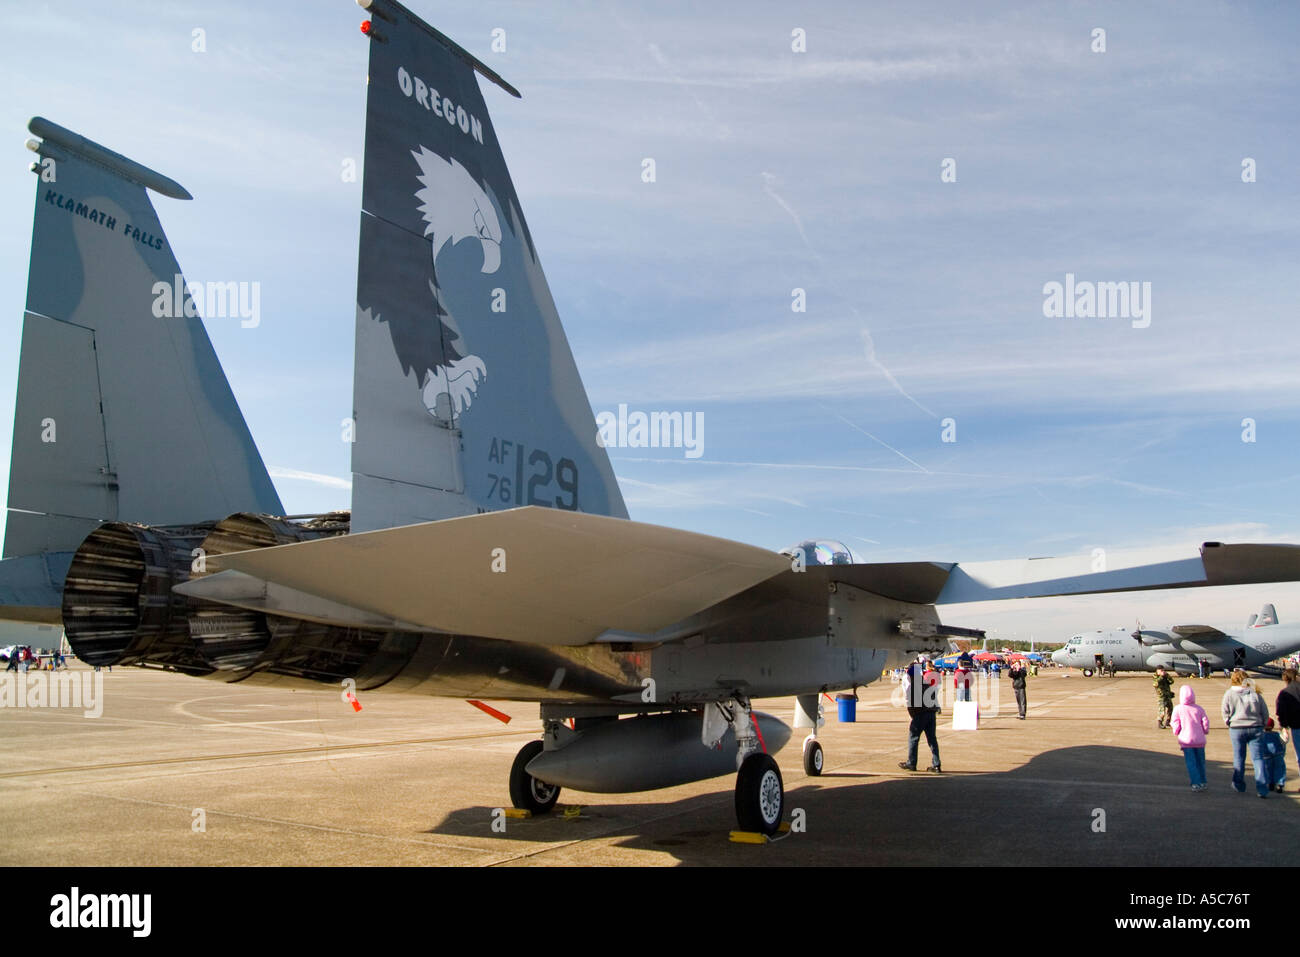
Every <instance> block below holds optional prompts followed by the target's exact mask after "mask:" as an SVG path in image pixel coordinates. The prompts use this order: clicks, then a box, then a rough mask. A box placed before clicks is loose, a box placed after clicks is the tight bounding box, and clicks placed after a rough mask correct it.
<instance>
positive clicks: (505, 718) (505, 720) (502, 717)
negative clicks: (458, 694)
mask: <svg viewBox="0 0 1300 957" xmlns="http://www.w3.org/2000/svg"><path fill="white" fill-rule="evenodd" d="M465 700H466V701H468V702H469V703H470V704H472V705H473V706H474V707H476V708H478V709H479V710H480V711H482V712H484V713H485V714H490V715H492V717H494V718H496V719H497V720H498V721H500V722H501V723H502V724H509V723H510V715H508V714H504V713H503V712H500V711H498V710H497V709H496V708H493V707H491V706H490V705H486V704H484V703H483V702H482V701H475V700H474V699H473V698H466V699H465Z"/></svg>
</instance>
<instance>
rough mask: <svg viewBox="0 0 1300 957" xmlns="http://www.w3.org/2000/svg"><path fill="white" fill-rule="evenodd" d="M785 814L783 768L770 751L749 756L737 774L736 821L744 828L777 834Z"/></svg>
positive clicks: (761, 832) (745, 829)
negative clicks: (777, 764) (778, 764)
mask: <svg viewBox="0 0 1300 957" xmlns="http://www.w3.org/2000/svg"><path fill="white" fill-rule="evenodd" d="M784 813H785V786H784V785H783V784H782V783H781V769H780V768H778V767H777V766H776V762H775V761H774V760H772V756H771V755H770V754H763V753H761V752H759V753H755V754H751V755H750V756H749V757H747V758H745V762H744V764H742V765H741V766H740V773H738V774H737V775H736V821H737V822H738V823H739V824H740V829H741V830H742V831H751V832H756V833H759V834H769V835H770V834H775V833H776V832H777V830H778V829H779V828H780V827H781V817H782V816H783V815H784Z"/></svg>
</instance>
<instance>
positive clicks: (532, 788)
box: [510, 741, 560, 814]
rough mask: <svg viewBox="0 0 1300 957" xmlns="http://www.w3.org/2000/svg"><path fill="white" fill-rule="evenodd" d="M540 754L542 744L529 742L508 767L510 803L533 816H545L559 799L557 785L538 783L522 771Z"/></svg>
mask: <svg viewBox="0 0 1300 957" xmlns="http://www.w3.org/2000/svg"><path fill="white" fill-rule="evenodd" d="M541 753H542V742H540V741H529V742H528V743H527V744H525V745H524V746H523V747H522V748H520V749H519V753H518V754H517V755H515V763H514V764H513V765H511V766H510V803H511V804H513V805H514V806H515V807H517V808H520V809H522V810H525V811H532V812H533V813H534V814H545V813H546V812H547V811H549V810H550V809H551V808H553V807H555V802H556V801H558V800H559V799H560V789H559V787H558V786H557V785H554V784H547V783H546V782H545V781H539V780H537V778H535V777H533V776H532V775H531V774H529V773H528V772H527V771H526V770H524V769H525V768H527V767H528V762H529V761H531V760H532V759H533V758H535V757H537V756H538V755H539V754H541Z"/></svg>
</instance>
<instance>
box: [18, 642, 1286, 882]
mask: <svg viewBox="0 0 1300 957" xmlns="http://www.w3.org/2000/svg"><path fill="white" fill-rule="evenodd" d="M79 667H80V666H74V670H76V669H77V668H79ZM80 670H81V671H82V672H85V670H86V669H84V668H81V669H80ZM4 677H5V678H6V679H8V678H12V677H13V676H12V675H7V676H4ZM1185 681H1186V682H1189V683H1190V684H1191V685H1192V686H1193V688H1195V689H1196V692H1197V697H1198V699H1199V701H1200V703H1201V704H1202V705H1203V706H1204V707H1205V709H1206V710H1207V712H1208V713H1209V715H1210V721H1211V732H1210V736H1209V744H1208V747H1207V751H1206V758H1207V762H1208V767H1209V784H1210V787H1209V789H1208V790H1207V791H1205V792H1200V793H1195V792H1193V791H1192V790H1191V789H1190V787H1189V785H1188V780H1187V774H1186V771H1185V769H1184V765H1183V759H1182V756H1181V753H1180V752H1179V750H1178V747H1177V745H1176V743H1175V742H1174V739H1173V735H1172V734H1171V733H1170V732H1168V731H1161V730H1157V728H1156V720H1155V697H1154V693H1153V690H1152V687H1151V676H1150V675H1140V674H1139V675H1121V676H1119V677H1117V678H1113V679H1108V678H1084V677H1082V676H1080V675H1078V673H1076V672H1061V671H1045V672H1044V673H1043V674H1042V675H1041V676H1039V677H1038V678H1034V679H1031V680H1030V690H1029V700H1030V711H1029V718H1028V720H1025V721H1020V720H1017V719H1016V717H1015V704H1014V700H1013V696H1012V693H1011V687H1010V682H1009V681H1007V680H1006V679H1003V680H1002V681H1001V682H999V683H997V685H996V687H997V699H998V700H997V705H998V706H999V707H998V708H997V712H996V713H993V711H994V706H993V703H992V702H990V703H989V705H988V706H987V707H985V708H984V709H983V710H984V718H983V720H982V723H981V728H980V730H978V731H953V730H951V718H950V710H949V709H945V713H944V715H943V716H941V717H940V719H939V747H940V752H941V755H942V759H943V773H942V774H928V773H923V772H916V773H909V772H906V771H902V770H899V768H898V762H899V761H900V760H902V759H903V758H904V757H906V754H905V751H906V744H907V721H908V719H907V714H906V712H905V711H903V710H902V709H901V708H898V707H896V706H895V705H894V704H892V703H891V701H890V696H891V693H892V692H893V691H894V690H895V686H892V685H891V684H889V683H888V682H883V683H876V684H874V685H872V686H870V687H868V688H866V689H862V690H861V691H860V692H859V695H860V697H861V700H860V702H859V704H858V721H857V722H856V723H853V724H848V723H843V724H842V723H839V722H837V721H836V714H835V707H834V705H833V704H832V703H831V702H829V701H827V702H826V712H827V718H828V721H827V724H826V726H825V727H824V728H823V729H822V730H821V732H820V739H821V741H822V744H823V747H824V748H825V754H826V766H825V772H824V773H823V774H822V775H821V776H820V777H816V778H813V777H808V776H806V775H805V774H804V772H803V769H802V762H801V760H800V749H799V745H800V742H801V741H802V738H803V735H804V734H805V733H806V732H804V731H800V730H797V731H796V732H795V734H794V736H793V737H792V738H791V743H790V744H789V745H788V746H787V747H786V749H785V750H784V751H782V752H781V753H780V754H779V755H778V756H777V758H778V761H779V764H780V767H781V773H782V776H783V778H784V781H785V787H786V816H787V819H792V818H797V820H798V822H799V823H801V824H802V825H803V827H804V829H803V830H801V831H796V832H792V833H790V834H788V835H787V836H785V837H783V838H781V839H779V840H777V841H775V842H773V843H771V844H768V845H765V846H749V845H739V844H733V843H731V842H729V841H728V833H729V832H730V830H731V829H732V828H733V827H735V818H734V808H733V793H732V787H733V785H734V778H733V777H731V776H728V777H724V778H715V779H713V780H711V781H703V782H698V783H695V784H689V785H683V786H680V787H674V788H666V789H664V790H661V791H654V792H648V793H642V794H626V795H594V794H580V793H574V792H571V791H565V792H563V793H562V794H561V796H560V803H561V806H562V807H563V806H565V805H578V806H580V807H581V811H580V812H579V813H577V815H576V816H573V817H565V816H563V815H561V814H553V815H549V816H546V817H542V818H537V819H531V820H514V819H509V818H506V819H504V828H505V829H504V833H501V832H500V831H499V830H494V828H493V824H494V822H496V823H497V827H498V828H499V827H500V826H501V822H502V820H503V818H502V816H501V815H500V814H499V813H494V812H496V811H497V809H499V808H501V807H503V806H508V805H509V797H508V791H507V777H508V774H509V770H510V764H511V761H512V760H513V758H514V755H515V753H516V752H517V751H518V749H519V748H520V747H521V746H522V745H523V744H524V743H525V742H527V741H528V740H530V739H531V738H534V737H537V736H538V733H539V730H540V723H539V721H538V717H537V706H536V705H524V704H516V703H509V702H504V703H503V702H490V704H493V705H494V706H495V707H497V708H498V709H500V710H501V711H504V712H506V713H507V714H509V715H511V716H512V718H513V720H512V721H511V722H510V723H509V724H508V725H506V724H502V723H500V722H499V721H497V720H495V719H494V718H492V717H490V716H489V715H487V714H484V713H483V712H481V711H479V710H478V709H476V708H474V707H472V706H470V705H469V704H467V703H465V702H463V701H458V700H448V699H435V698H418V697H408V696H403V695H385V694H383V693H382V691H381V692H372V693H364V692H363V693H362V694H361V695H360V696H359V697H360V701H361V704H362V706H363V708H362V710H361V711H360V712H355V711H354V710H353V709H352V708H351V707H350V706H349V704H348V703H347V702H345V701H343V700H342V697H341V689H334V688H330V689H326V688H322V689H320V690H297V691H291V690H278V689H270V688H257V687H248V686H244V685H227V684H220V683H217V682H212V681H206V680H203V679H198V678H187V677H183V676H181V675H176V674H170V673H166V672H160V671H152V670H143V669H137V668H118V669H115V670H114V671H113V672H112V673H104V674H103V687H104V706H103V714H102V716H100V717H97V718H90V717H85V716H83V714H82V710H80V709H76V708H49V707H47V708H15V707H11V706H4V707H0V864H5V865H100V866H115V865H177V864H190V865H226V864H241V865H247V864H258V865H267V864H272V865H273V864H372V865H373V864H380V865H382V864H423V865H502V864H516V865H554V864H562V865H673V864H724V865H735V864H741V865H745V866H752V865H760V864H782V865H791V864H808V865H828V864H830V865H833V864H845V865H853V864H859V865H861V864H870V865H911V864H934V865H952V864H956V865H966V866H969V865H1008V866H1014V865H1021V864H1032V865H1067V866H1071V865H1073V866H1077V865H1107V866H1110V865H1120V866H1123V865H1139V864H1141V865H1150V864H1154V865H1167V866H1182V865H1234V866H1241V865H1250V864H1264V865H1283V864H1289V863H1293V862H1294V855H1295V850H1294V849H1295V846H1296V844H1295V842H1296V839H1297V837H1300V806H1298V803H1300V802H1298V801H1297V793H1296V791H1297V788H1296V780H1297V775H1296V767H1295V760H1294V758H1295V754H1294V750H1293V749H1292V748H1289V749H1288V758H1287V764H1288V771H1289V779H1288V784H1287V790H1288V793H1286V794H1281V795H1279V794H1273V795H1270V796H1269V798H1268V799H1267V800H1259V799H1257V798H1256V797H1255V794H1254V786H1253V779H1252V777H1251V771H1250V767H1249V762H1247V771H1246V773H1247V785H1248V790H1247V793H1246V794H1238V793H1236V792H1234V791H1233V790H1232V789H1231V787H1230V786H1229V778H1230V775H1231V770H1232V765H1231V760H1232V755H1231V750H1230V747H1229V742H1228V735H1227V732H1226V731H1225V730H1224V728H1223V722H1222V720H1221V719H1220V717H1219V700H1220V698H1221V697H1222V694H1223V692H1224V690H1225V689H1226V687H1227V682H1226V680H1225V679H1223V678H1221V677H1220V678H1211V679H1206V680H1198V679H1185ZM1182 683H1184V681H1179V682H1178V683H1177V684H1178V685H1181V684H1182ZM1259 685H1260V690H1261V691H1262V692H1263V694H1264V695H1265V698H1266V700H1267V701H1268V703H1269V706H1270V708H1271V707H1272V703H1273V700H1274V698H1275V697H1276V694H1277V691H1278V689H1279V688H1280V686H1281V685H1280V682H1278V681H1273V680H1262V681H1260V682H1259ZM1176 686H1177V685H1176ZM758 706H759V708H760V709H761V710H764V711H768V712H771V713H773V714H776V715H778V716H780V717H781V718H782V719H783V720H785V721H787V722H789V721H790V720H791V711H792V706H793V702H792V701H791V700H790V699H778V700H771V701H763V702H759V704H758ZM928 757H929V756H928V753H927V749H926V747H925V743H924V741H922V744H921V756H920V759H919V761H918V763H919V764H921V765H923V766H924V765H925V764H927V763H928Z"/></svg>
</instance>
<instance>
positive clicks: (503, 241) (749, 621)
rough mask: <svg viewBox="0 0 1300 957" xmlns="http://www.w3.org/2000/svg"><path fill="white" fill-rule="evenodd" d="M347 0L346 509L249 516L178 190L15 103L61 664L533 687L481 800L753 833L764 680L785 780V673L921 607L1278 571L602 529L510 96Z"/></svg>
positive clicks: (38, 582)
mask: <svg viewBox="0 0 1300 957" xmlns="http://www.w3.org/2000/svg"><path fill="white" fill-rule="evenodd" d="M360 4H361V6H362V7H364V8H365V9H366V11H368V13H369V14H370V17H371V18H370V19H369V20H367V21H366V23H365V24H364V25H363V30H362V33H363V34H364V35H365V37H366V38H367V40H368V43H369V50H370V67H369V78H370V82H369V88H368V92H367V116H366V135H365V174H364V182H363V197H362V207H363V208H362V216H361V239H360V253H359V259H360V262H359V269H358V282H357V304H356V305H357V314H356V359H355V375H354V382H353V390H354V392H353V401H354V409H355V415H354V420H355V428H356V432H355V443H354V445H353V449H352V471H353V486H352V503H351V504H352V508H351V511H350V513H348V512H339V513H332V514H327V515H317V516H307V517H304V516H287V517H286V516H284V515H283V508H282V507H281V505H280V501H279V498H278V497H277V495H276V492H275V489H274V487H273V486H272V483H271V481H270V478H269V477H268V475H267V471H266V469H265V467H264V466H263V463H262V460H261V458H260V457H259V455H258V452H257V450H256V448H254V445H253V442H252V440H251V438H250V436H249V432H248V429H247V427H246V426H245V424H244V420H243V417H242V415H241V413H240V411H239V408H238V406H237V404H236V403H235V400H234V397H233V395H232V394H231V390H230V388H229V386H228V384H227V382H226V379H225V376H224V374H223V373H222V371H221V368H220V366H219V364H218V362H217V359H216V356H215V354H214V353H213V350H212V347H211V345H210V344H209V341H208V338H207V336H206V334H205V332H204V329H203V325H202V321H201V320H200V319H199V318H198V310H197V309H196V305H195V303H194V302H193V299H192V297H191V295H190V292H189V291H187V290H185V289H182V288H180V280H179V276H180V268H179V266H178V265H177V263H176V260H175V258H174V257H173V255H172V252H171V248H170V246H169V245H168V243H167V241H166V238H165V236H164V233H163V231H162V228H161V226H160V225H159V223H158V218H157V215H156V213H155V211H154V208H153V206H152V204H151V203H150V200H149V198H148V195H147V190H153V191H154V192H156V193H159V194H161V195H163V196H169V197H173V198H178V199H188V198H189V194H188V193H186V192H185V191H184V189H182V188H181V187H180V186H179V184H177V183H176V182H175V181H173V180H170V179H168V178H166V177H164V176H162V175H160V174H158V173H156V172H154V171H153V170H151V169H148V168H147V167H144V166H142V165H141V164H139V163H136V162H134V161H132V160H129V159H127V158H126V157H124V156H121V155H119V154H116V153H113V152H112V151H110V150H107V149H105V148H104V147H102V146H99V145H98V144H95V143H93V142H91V141H89V140H87V139H84V138H83V137H81V136H79V135H77V134H75V133H72V132H71V131H69V130H65V129H63V128H62V127H59V126H56V125H55V124H53V123H50V122H48V121H46V120H42V119H36V120H33V121H32V123H31V124H30V129H31V131H32V132H33V133H34V134H35V135H36V137H38V138H39V139H37V140H33V141H32V142H31V144H30V146H31V148H32V149H33V150H34V151H35V152H36V153H37V154H38V161H37V162H36V163H34V164H33V170H34V171H35V172H36V173H37V174H38V183H37V199H36V214H35V226H34V230H33V236H32V258H31V272H30V279H29V287H28V301H27V309H26V315H25V317H24V326H23V344H22V354H21V358H20V370H19V385H18V402H17V408H16V420H15V425H14V446H13V464H12V470H11V474H10V485H9V508H10V511H9V526H8V533H7V536H6V541H5V551H4V554H5V556H6V558H5V561H4V562H0V600H3V602H4V604H5V605H6V606H8V607H7V611H6V614H7V615H8V616H9V617H15V618H25V619H27V620H33V619H36V620H39V619H44V620H47V621H52V620H61V621H62V623H63V626H64V628H65V629H66V631H67V636H68V639H69V641H70V642H71V644H72V647H73V649H74V651H75V652H76V654H77V655H78V656H79V657H80V658H81V659H82V660H84V661H86V662H89V663H91V664H109V663H113V664H140V665H152V666H166V667H169V668H172V669H175V670H177V671H181V672H185V673H187V674H191V675H200V676H205V677H209V678H214V679H217V680H221V681H250V682H269V683H273V684H279V685H292V684H294V683H307V684H312V685H316V686H320V685H322V684H335V685H338V684H339V683H345V684H347V683H349V682H352V683H354V684H355V689H356V690H357V691H366V690H372V689H379V688H383V689H384V690H385V691H404V692H411V693H417V694H433V695H443V696H455V697H461V698H489V699H504V700H517V701H531V702H540V705H541V718H542V737H541V739H540V740H537V741H532V742H530V743H529V744H527V745H525V746H524V748H523V749H522V750H521V751H520V752H519V754H518V756H517V757H516V759H515V761H514V765H513V767H512V768H511V769H510V772H509V791H510V797H511V799H512V801H513V802H514V803H515V805H516V806H517V807H520V808H525V809H528V810H531V811H533V812H542V811H545V810H547V809H549V808H551V807H552V806H553V805H554V804H555V802H556V799H557V796H558V794H559V791H560V788H562V787H571V788H578V789H581V790H584V791H591V792H622V791H640V790H649V789H654V788H661V787H667V786H669V785H675V784H681V783H686V782H689V781H695V780H702V779H705V778H709V777H714V776H720V775H724V774H729V773H736V774H737V778H736V788H735V800H736V813H737V817H738V820H739V823H740V826H741V827H742V828H743V829H745V830H750V831H759V832H764V833H769V834H770V833H772V832H774V831H775V830H776V829H777V828H778V827H779V825H780V823H781V818H782V811H783V804H784V797H783V794H784V792H783V784H782V780H781V774H780V771H779V769H778V767H777V764H776V762H775V760H774V759H773V758H772V753H773V752H775V751H777V750H779V749H780V748H781V746H782V745H783V744H785V742H786V741H787V740H788V738H789V736H790V729H789V728H788V727H787V726H786V725H785V724H784V723H783V722H781V721H779V720H778V719H776V718H774V717H771V716H768V715H763V714H760V713H758V712H756V711H754V710H753V708H752V707H751V702H752V701H753V700H754V699H755V698H759V697H764V696H774V695H792V696H794V698H795V704H796V708H795V718H796V720H795V725H796V726H804V727H811V728H812V732H811V734H809V735H808V738H807V739H806V740H805V742H804V749H803V757H804V767H805V770H806V771H807V772H808V773H809V774H818V773H820V771H821V768H822V760H823V758H822V748H821V745H820V744H819V743H818V741H817V731H816V723H817V713H818V704H817V702H818V696H819V694H821V693H823V692H827V691H835V690H839V689H849V688H853V687H855V686H859V685H864V684H867V683H869V682H870V681H872V680H874V679H876V678H878V677H879V676H880V674H881V671H882V669H883V668H885V667H887V666H892V665H894V664H896V663H900V662H901V661H902V660H904V659H906V658H908V657H910V656H912V655H915V654H916V653H919V652H927V653H931V654H932V653H935V652H939V651H943V650H946V648H947V639H948V637H949V636H954V635H960V636H965V637H970V636H972V635H974V634H978V633H975V632H972V631H971V630H970V629H959V628H953V627H950V626H947V625H945V624H944V623H942V622H941V621H940V619H939V615H938V613H937V611H936V605H938V604H943V603H949V602H966V601H978V600H984V599H998V598H1018V597H1036V596H1049V595H1067V594H1083V593H1093V592H1107V591H1127V590H1133V589H1150V588H1173V587H1190V586H1200V585H1224V584H1238V583H1247V582H1265V581H1282V580H1288V581H1289V580H1296V579H1300V548H1297V547H1296V546H1290V545H1250V544H1239V545H1223V544H1219V543H1215V542H1210V543H1206V544H1205V545H1203V546H1201V548H1200V549H1199V551H1197V550H1192V549H1189V550H1188V551H1187V552H1185V553H1180V554H1179V555H1178V556H1176V557H1174V558H1172V559H1170V558H1169V557H1168V556H1165V557H1163V558H1162V559H1161V560H1159V561H1157V560H1155V559H1154V558H1153V557H1152V556H1151V555H1149V554H1147V555H1140V556H1137V557H1134V558H1131V559H1128V560H1124V561H1117V560H1116V556H1111V562H1110V565H1109V567H1108V568H1107V569H1106V570H1105V571H1097V570H1095V569H1094V568H1093V559H1092V557H1091V556H1090V555H1089V556H1079V557H1077V558H1062V559H1035V560H1027V561H1010V562H1008V561H1002V562H991V563H983V564H975V565H967V564H960V565H959V564H954V563H938V562H903V563H880V564H858V563H854V562H852V561H851V560H850V556H849V555H848V553H847V550H843V551H842V552H841V551H840V550H838V549H836V548H835V547H834V546H833V545H831V546H829V547H826V548H819V547H816V546H815V545H814V547H812V548H809V549H802V548H796V549H794V550H792V552H791V553H790V554H780V553H773V552H770V551H767V550H765V549H762V548H756V547H754V546H751V545H747V544H742V543H740V542H735V541H727V540H724V539H720V538H715V537H712V536H709V535H702V534H697V533H693V532H687V531H679V530H676V529H671V528H662V527H658V526H654V525H648V524H645V523H642V522H635V521H632V520H630V519H629V518H628V513H627V509H626V507H625V505H624V502H623V497H622V495H621V493H620V491H619V486H618V483H617V481H616V480H615V477H614V472H613V469H612V467H611V465H610V460H609V458H608V456H607V454H606V452H605V448H604V447H603V445H602V443H601V441H600V439H599V437H598V431H597V428H596V425H595V421H594V418H593V415H592V409H591V405H590V402H589V401H588V399H587V396H586V392H585V390H584V388H583V386H582V381H581V379H580V377H579V375H578V370H577V368H576V365H575V363H574V359H573V356H572V353H571V352H570V349H569V345H568V341H567V339H566V338H565V333H564V330H563V328H562V327H561V325H560V320H559V316H558V315H557V313H556V309H555V305H554V303H553V302H552V299H551V295H550V292H549V290H548V288H547V283H546V279H545V277H544V275H543V273H542V268H541V265H540V262H539V260H538V253H537V246H536V242H535V237H534V236H533V235H532V234H531V233H530V232H529V229H528V226H527V224H526V222H525V220H524V216H523V212H522V209H521V206H520V201H519V197H518V195H517V194H516V192H515V188H514V186H513V184H512V182H511V179H510V175H509V173H508V171H507V169H506V164H505V159H504V157H503V155H502V152H501V147H500V145H499V143H498V141H497V137H496V133H495V131H494V129H493V125H492V122H491V120H490V118H489V115H488V109H487V105H486V102H485V100H484V97H483V94H482V92H481V91H480V89H479V86H478V80H477V78H476V76H475V74H476V73H477V74H479V75H481V76H483V77H485V78H486V79H487V80H489V81H490V82H491V83H493V84H495V85H496V86H498V87H500V88H501V89H503V90H505V91H506V92H507V93H509V94H511V95H514V96H518V95H519V94H518V92H517V91H515V90H514V88H513V87H511V86H510V85H509V84H508V83H506V82H505V81H504V80H503V79H502V78H501V77H499V76H497V74H496V73H494V72H493V71H492V70H491V69H489V68H488V67H486V66H485V65H483V64H482V63H480V62H479V61H478V60H477V59H475V58H474V57H473V56H472V55H471V54H469V53H468V52H466V51H465V50H464V49H462V48H461V47H460V46H458V45H457V44H456V43H454V42H453V41H452V40H450V39H448V38H447V37H445V36H443V35H442V34H441V33H439V32H438V31H437V30H435V29H433V28H432V27H430V26H428V25H427V24H426V23H424V22H423V21H422V20H420V19H419V18H418V17H417V16H416V15H414V14H412V13H411V12H409V11H408V10H406V9H405V8H404V7H402V6H401V5H399V4H398V3H396V2H394V0H360ZM50 164H56V165H57V171H58V173H57V181H54V180H50V179H48V178H47V177H46V176H45V173H46V171H47V170H48V168H49V166H50ZM174 277H175V278H174ZM211 294H212V290H211V289H208V290H207V291H206V292H205V295H211ZM160 297H161V298H160ZM169 302H170V305H169ZM160 304H161V306H162V307H164V308H163V310H162V311H163V313H165V314H166V315H167V316H168V317H167V318H159V312H158V311H157V310H158V309H159V306H160ZM223 515H224V516H227V517H225V518H222V516H223ZM503 771H504V769H503Z"/></svg>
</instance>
